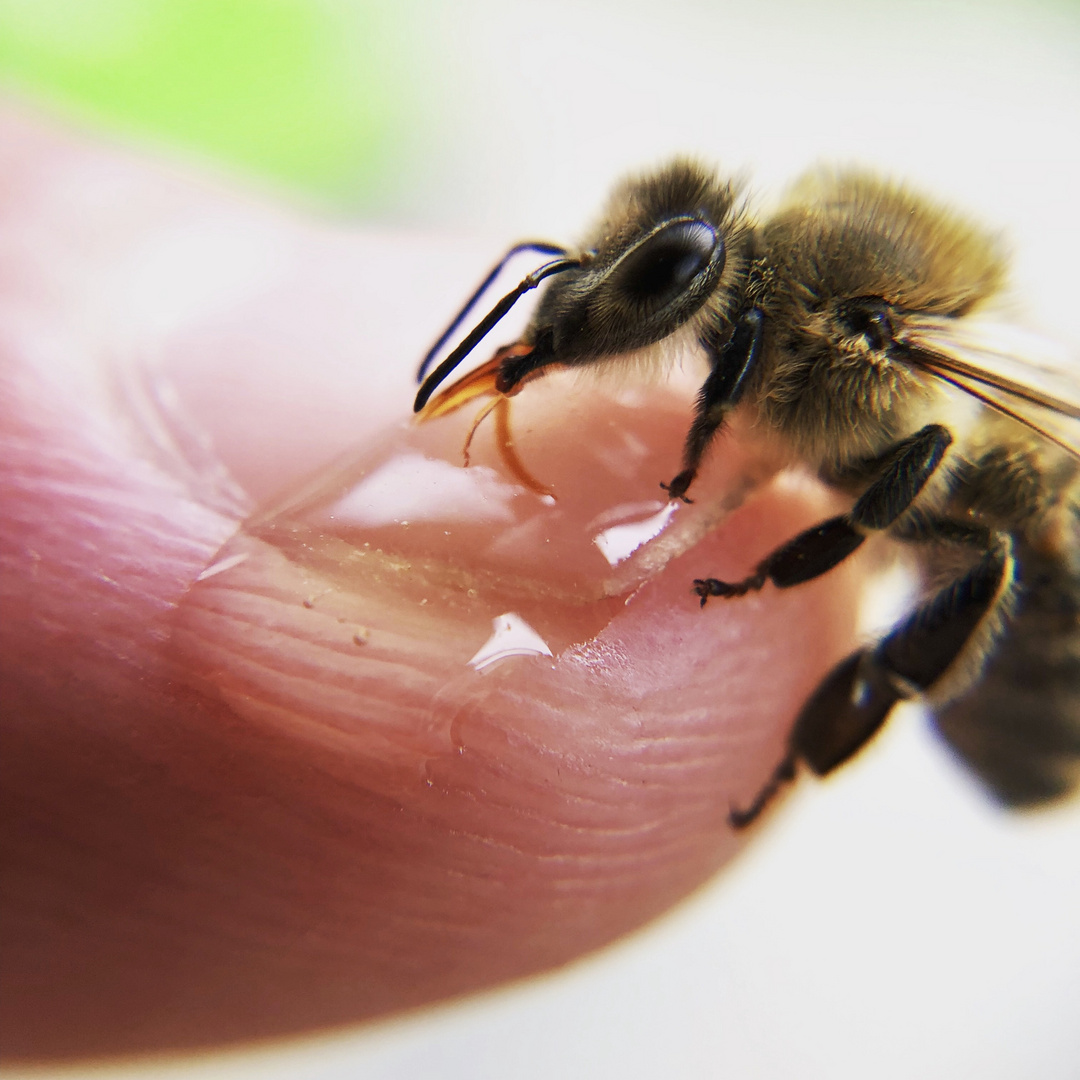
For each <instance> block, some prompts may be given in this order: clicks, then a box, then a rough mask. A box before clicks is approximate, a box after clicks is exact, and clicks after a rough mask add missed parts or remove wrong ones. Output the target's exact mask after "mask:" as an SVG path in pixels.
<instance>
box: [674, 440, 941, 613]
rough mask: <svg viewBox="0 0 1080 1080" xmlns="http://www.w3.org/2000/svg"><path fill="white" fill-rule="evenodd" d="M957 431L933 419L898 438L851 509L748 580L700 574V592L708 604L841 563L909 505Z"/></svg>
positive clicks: (792, 543)
mask: <svg viewBox="0 0 1080 1080" xmlns="http://www.w3.org/2000/svg"><path fill="white" fill-rule="evenodd" d="M951 442H952V436H951V435H950V434H949V432H948V430H947V429H946V428H943V427H941V426H940V425H939V424H928V425H927V426H926V427H924V428H923V429H922V430H921V431H918V432H916V433H915V434H914V435H912V436H911V437H910V438H908V439H905V440H904V441H903V442H900V443H897V444H896V446H894V447H893V448H892V449H891V450H889V452H888V453H887V454H885V455H884V456H882V457H881V458H879V459H878V461H877V462H875V463H874V464H875V465H878V466H879V467H880V469H881V473H880V475H879V476H878V478H877V479H876V480H875V481H874V482H873V483H872V484H871V485H870V486H869V487H868V488H867V489H866V491H865V492H864V493H863V495H862V497H861V498H860V499H859V500H858V502H856V503H855V506H854V507H853V509H852V511H851V513H850V514H842V515H841V516H839V517H834V518H829V520H828V521H823V522H821V524H820V525H814V526H813V527H812V528H809V529H806V530H805V531H804V532H801V533H799V535H798V536H796V537H795V538H794V539H792V540H789V541H788V542H787V543H786V544H784V545H783V546H782V547H779V548H777V549H776V550H775V551H774V552H772V553H771V554H770V555H768V556H766V557H765V558H764V559H763V560H762V561H761V562H760V563H758V566H757V569H756V570H755V571H754V573H753V574H751V575H750V576H749V577H748V578H744V579H743V580H742V581H737V582H726V581H719V580H717V579H716V578H696V579H695V580H694V592H696V593H697V594H698V596H700V597H701V603H702V606H703V607H704V605H705V601H706V600H708V598H709V597H710V596H719V597H724V598H729V597H733V596H744V595H745V594H746V593H748V592H752V591H754V590H756V589H760V588H761V587H762V586H763V585H764V584H765V582H766V581H771V582H773V584H774V585H776V586H777V587H778V588H781V589H789V588H791V587H792V586H793V585H801V584H802V583H803V582H804V581H812V580H813V579H814V578H816V577H820V576H821V575H822V574H826V573H828V572H829V571H830V570H831V569H832V568H833V567H834V566H839V564H840V563H842V562H843V561H844V560H845V559H846V558H847V557H848V556H849V555H850V554H851V553H852V552H853V551H855V549H856V548H857V547H858V546H859V545H860V544H861V543H862V542H863V540H865V539H866V535H867V532H871V531H874V530H878V529H885V528H888V526H889V525H891V524H892V523H893V522H894V521H895V520H896V519H897V518H898V517H899V516H900V515H901V514H903V513H904V511H905V510H907V509H908V508H909V507H910V506H911V504H912V502H913V501H914V500H915V499H916V498H917V497H918V494H919V492H920V491H922V489H923V487H924V486H925V485H926V482H927V480H929V479H930V477H931V476H932V475H933V474H934V471H935V470H936V469H937V467H938V466H939V465H940V464H941V459H942V458H943V457H944V456H945V451H946V450H948V448H949V444H950V443H951Z"/></svg>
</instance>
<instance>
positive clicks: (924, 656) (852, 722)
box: [729, 540, 1012, 828]
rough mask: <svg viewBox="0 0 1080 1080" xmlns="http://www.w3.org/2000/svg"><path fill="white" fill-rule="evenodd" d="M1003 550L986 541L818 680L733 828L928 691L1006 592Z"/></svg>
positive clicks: (853, 749) (826, 767) (830, 765)
mask: <svg viewBox="0 0 1080 1080" xmlns="http://www.w3.org/2000/svg"><path fill="white" fill-rule="evenodd" d="M1011 566H1012V558H1011V555H1010V554H1009V549H1008V545H1007V544H1006V543H1004V542H994V541H993V540H991V541H990V543H989V544H988V550H986V552H985V554H984V555H983V556H982V558H981V559H980V560H979V561H978V562H977V563H976V564H975V565H974V566H973V567H971V569H970V570H968V571H967V573H965V574H963V575H962V576H961V577H959V578H957V580H955V581H954V582H952V583H951V584H950V585H947V586H945V587H944V588H943V589H941V590H940V591H939V592H937V593H936V594H935V595H934V596H932V597H931V598H930V599H929V600H927V601H926V602H925V603H924V604H922V605H921V606H920V607H919V608H917V609H916V610H915V611H914V612H913V613H912V614H911V615H909V616H908V617H907V618H905V619H904V620H903V621H902V622H900V623H899V625H898V626H897V627H896V628H895V629H893V630H892V631H891V632H890V633H889V634H888V635H887V636H886V637H885V638H883V639H882V640H881V641H880V642H879V643H878V644H877V646H876V647H874V648H872V649H859V650H858V651H857V652H854V653H852V654H851V655H850V656H848V657H847V658H846V659H845V660H842V661H841V662H840V663H839V664H838V665H837V666H836V667H835V668H833V670H832V671H831V672H830V673H829V674H828V675H827V676H826V677H825V678H824V679H823V680H822V682H821V683H820V684H819V685H818V688H817V689H816V690H815V691H814V693H813V694H812V695H811V696H810V698H809V700H808V701H807V702H806V704H805V705H804V706H803V707H802V710H801V712H800V713H799V716H798V718H797V719H796V721H795V725H794V727H793V728H792V731H791V735H790V736H789V739H788V751H787V753H786V755H785V756H784V759H783V760H782V761H781V763H780V765H779V766H778V768H777V769H776V771H775V772H774V773H773V775H772V776H771V777H770V778H769V780H768V781H767V782H766V784H765V785H764V787H763V788H762V789H761V791H760V792H759V793H758V795H757V796H756V797H755V798H754V800H753V801H752V802H751V804H750V805H749V806H748V807H747V808H746V809H736V808H734V807H733V808H732V810H731V813H730V815H729V820H730V822H731V825H732V827H733V828H744V827H745V826H746V825H749V824H750V822H752V821H753V820H754V819H755V818H756V817H757V816H758V814H759V813H760V812H761V811H762V810H763V809H764V808H765V806H767V805H768V803H769V801H770V800H771V798H772V796H773V795H774V794H775V793H776V791H777V790H778V788H779V787H780V784H781V782H782V781H783V780H785V779H790V778H791V777H793V776H794V772H795V769H794V765H795V763H796V762H800V761H802V762H805V763H806V764H807V765H808V766H809V767H810V769H811V770H812V771H813V772H814V773H816V774H817V775H818V776H824V775H826V774H827V773H830V772H832V770H833V769H835V768H837V767H838V766H840V765H842V764H843V763H844V762H845V761H847V760H848V759H849V758H850V757H852V756H853V755H854V754H855V753H857V752H858V751H859V750H861V749H862V748H863V746H865V745H866V744H867V743H868V742H869V741H870V739H871V738H873V736H874V735H875V734H876V733H877V731H878V730H879V729H880V728H881V726H882V725H883V724H884V723H885V720H886V719H887V718H888V715H889V713H890V712H891V711H892V708H893V706H894V705H895V704H896V703H897V702H898V701H903V700H905V699H907V698H912V697H916V696H918V695H919V694H922V693H924V692H925V691H927V690H929V689H930V688H931V687H933V686H934V684H935V683H937V682H938V680H939V679H940V678H941V677H942V675H943V674H944V673H945V672H946V670H947V669H948V668H949V667H950V666H951V665H952V664H953V662H954V661H956V660H957V659H958V658H959V657H960V655H961V654H962V653H963V652H964V650H965V648H966V647H967V646H968V645H969V644H970V642H971V641H972V638H973V637H974V636H975V635H976V632H977V629H978V627H979V626H980V625H981V624H982V623H983V621H984V620H985V619H986V618H987V616H989V615H992V613H993V612H994V610H995V608H996V607H997V604H998V603H999V601H1000V598H1001V597H1002V595H1003V593H1004V592H1005V590H1006V589H1007V586H1008V582H1009V574H1010V572H1011Z"/></svg>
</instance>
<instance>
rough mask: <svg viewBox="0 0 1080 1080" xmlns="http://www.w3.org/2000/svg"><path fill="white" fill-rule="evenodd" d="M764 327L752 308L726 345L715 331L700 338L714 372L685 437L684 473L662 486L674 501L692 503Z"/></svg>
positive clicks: (743, 317)
mask: <svg viewBox="0 0 1080 1080" xmlns="http://www.w3.org/2000/svg"><path fill="white" fill-rule="evenodd" d="M764 326H765V316H764V315H763V314H762V312H761V309H760V308H750V310H749V311H745V312H743V314H742V316H741V317H740V318H739V319H738V321H737V322H736V323H735V326H734V328H733V329H732V331H731V334H730V335H729V336H728V337H727V340H726V341H723V342H721V341H720V340H719V338H720V337H721V334H722V331H720V330H718V329H715V328H714V329H711V330H709V331H707V332H706V333H705V334H703V335H702V336H701V346H702V348H703V349H705V351H706V353H708V356H709V360H710V361H711V364H712V370H711V371H710V372H709V377H708V378H707V379H706V380H705V384H704V385H703V386H702V388H701V391H700V392H699V393H698V397H697V402H696V404H695V406H694V420H693V423H692V424H691V425H690V430H689V431H688V432H687V433H686V445H685V447H684V449H683V467H682V472H680V473H679V475H678V476H676V477H675V479H674V480H672V481H671V483H670V484H661V485H660V486H661V487H662V488H663V489H664V490H665V491H666V492H668V494H669V495H670V496H671V497H672V498H673V499H682V501H683V502H691V501H692V500H691V499H688V498H687V497H686V491H687V488H689V487H690V485H691V484H692V483H693V482H694V477H696V476H697V471H698V468H699V466H700V465H701V459H702V457H704V455H705V451H706V450H707V449H708V448H709V443H711V442H712V440H713V437H714V436H715V435H716V433H717V431H718V430H719V429H720V426H721V425H722V424H723V422H724V418H725V417H726V416H727V414H728V412H729V411H730V410H731V409H732V408H733V407H734V406H735V405H736V404H738V401H739V398H740V397H741V395H742V392H743V390H744V389H745V388H746V383H747V376H748V375H749V374H750V371H751V370H752V369H753V366H754V362H755V361H756V360H757V357H758V353H759V352H760V351H761V335H762V331H763V330H764Z"/></svg>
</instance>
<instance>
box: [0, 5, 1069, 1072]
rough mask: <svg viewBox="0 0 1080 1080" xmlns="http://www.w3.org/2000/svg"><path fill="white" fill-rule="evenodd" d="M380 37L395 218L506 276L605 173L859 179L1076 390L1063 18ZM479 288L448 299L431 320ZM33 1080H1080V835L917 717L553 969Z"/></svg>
mask: <svg viewBox="0 0 1080 1080" xmlns="http://www.w3.org/2000/svg"><path fill="white" fill-rule="evenodd" d="M398 10H399V11H400V12H403V13H404V15H402V16H401V17H402V18H404V19H406V20H407V24H408V30H409V42H410V50H411V51H410V57H409V59H408V62H407V70H408V71H409V72H410V73H411V75H410V77H415V78H420V79H422V80H423V85H424V86H425V87H426V90H425V93H424V94H422V95H421V100H422V101H423V106H424V108H423V111H424V118H423V119H424V125H423V133H422V135H415V134H414V135H412V136H409V137H408V138H410V139H412V142H411V143H410V144H409V148H408V154H407V157H408V158H409V161H410V165H409V175H408V183H407V184H406V185H405V186H404V187H403V188H402V189H401V190H400V192H399V193H398V194H397V195H396V196H394V197H392V198H388V199H387V200H385V201H384V207H385V209H384V220H387V221H389V222H391V223H393V224H395V225H397V226H406V227H408V228H411V229H424V230H429V231H430V230H433V229H434V230H438V231H440V232H442V233H444V234H450V235H453V236H457V237H462V238H468V241H469V243H470V245H474V244H475V245H482V244H487V243H489V242H490V246H491V255H492V260H493V259H494V258H495V257H496V256H497V255H498V254H499V253H500V252H501V251H502V250H503V249H504V248H505V247H506V245H507V243H508V242H509V241H510V240H512V239H516V238H518V237H520V236H547V237H550V238H552V239H555V240H569V239H573V238H574V237H575V236H576V235H577V234H578V232H579V231H580V230H581V228H582V226H583V225H584V224H585V223H586V222H587V221H588V219H589V218H590V217H591V215H592V214H593V213H594V212H595V210H596V209H597V206H598V203H599V202H600V200H601V199H602V198H603V196H604V193H605V191H606V189H607V188H608V186H609V184H610V182H611V181H612V180H613V179H614V178H615V177H617V176H618V175H620V174H621V173H623V172H624V171H626V170H627V169H632V168H635V167H638V166H641V165H646V164H649V163H651V162H653V161H655V160H657V159H658V158H660V157H662V156H664V155H666V154H669V153H671V152H690V153H695V154H698V155H701V156H703V157H704V158H706V159H709V160H715V161H716V162H717V163H719V164H722V166H723V168H724V169H725V170H729V171H732V172H735V173H737V174H740V175H743V176H745V177H746V178H747V179H748V181H749V182H750V186H751V189H752V190H754V191H759V192H760V193H761V195H762V197H763V198H764V199H767V198H768V197H769V196H770V194H772V193H775V192H777V191H778V190H779V188H780V187H781V186H782V185H783V183H784V182H785V181H787V180H790V179H792V178H794V177H795V176H796V175H797V174H798V173H799V172H800V171H802V170H803V169H804V168H806V167H807V166H808V165H811V164H813V163H814V162H817V161H820V160H828V161H858V162H862V163H868V164H872V165H876V166H879V167H881V168H882V169H884V170H886V171H888V172H890V173H894V174H897V175H901V176H905V177H909V178H911V179H914V180H916V181H918V182H920V183H921V184H922V185H923V186H925V187H926V188H927V189H928V190H930V191H931V192H933V193H936V194H939V195H941V196H943V197H945V198H947V199H948V200H950V201H952V202H955V203H956V204H958V205H960V206H961V207H964V208H966V209H967V210H969V211H970V212H971V213H973V214H975V215H977V216H978V217H980V218H982V219H983V220H985V221H986V222H987V223H989V224H990V225H991V226H994V227H1000V228H1001V229H1002V230H1003V232H1004V233H1005V235H1006V236H1007V237H1008V240H1009V242H1010V245H1011V246H1012V248H1013V250H1014V251H1015V253H1016V259H1015V268H1016V271H1015V273H1016V293H1017V297H1018V301H1017V311H1018V317H1019V318H1021V319H1022V320H1023V321H1025V322H1028V323H1030V324H1031V325H1032V326H1035V327H1037V328H1039V329H1040V330H1042V331H1044V332H1046V333H1048V334H1049V335H1051V336H1053V337H1056V338H1058V339H1061V340H1063V341H1064V342H1066V343H1067V344H1068V345H1070V346H1071V347H1072V348H1073V349H1074V350H1075V351H1076V353H1077V356H1078V363H1080V329H1078V327H1077V324H1076V316H1075V311H1076V308H1077V301H1076V290H1077V287H1078V285H1080V273H1078V269H1077V266H1078V262H1080V209H1078V193H1080V10H1078V9H1077V8H1076V7H1075V6H1072V5H1068V4H1066V3H1064V2H1062V3H1060V4H1058V5H1053V4H1050V3H1041V4H1040V3H1027V4H1019V3H1005V2H1002V0H997V2H984V3H978V4H975V3H971V4H958V3H914V2H910V0H902V2H897V3H891V4H890V3H880V2H877V0H873V2H857V0H847V2H836V0H822V2H819V3H815V4H801V3H795V2H791V0H789V2H785V0H766V2H752V0H745V2H743V3H738V4H736V3H733V2H730V0H667V2H666V3H665V4H663V5H659V4H656V3H646V2H644V0H623V2H616V0H577V2H574V3H572V2H570V0H548V2H546V3H544V4H530V3H525V2H520V0H458V2H456V3H454V4H445V5H439V4H434V3H432V4H422V3H420V2H419V0H407V2H406V4H405V6H403V7H402V8H400V9H398ZM402 138H403V139H405V138H406V136H405V135H403V136H402ZM477 270H478V274H477V277H479V275H480V272H481V270H482V268H481V267H478V268H477ZM472 285H473V282H472V281H461V282H450V283H448V284H447V294H448V310H449V309H450V308H451V307H452V306H453V303H455V302H456V301H457V299H458V298H459V297H461V296H464V295H465V294H466V292H467V291H468V290H469V289H470V288H471V287H472ZM437 324H438V319H434V320H433V326H432V330H433V332H434V331H437V330H438V328H439V327H438V325H437ZM9 1075H12V1076H15V1075H19V1074H17V1073H15V1072H14V1071H13V1072H11V1073H10V1074H9ZM35 1075H58V1076H59V1075H65V1076H78V1077H83V1076H85V1077H89V1076H101V1075H109V1076H112V1075H124V1076H137V1077H146V1078H150V1077H164V1076H176V1077H178V1078H179V1077H184V1078H186V1080H196V1078H200V1080H201V1078H210V1077H214V1078H218V1077H221V1078H227V1077H234V1078H240V1077H259V1078H260V1080H276V1078H278V1077H281V1078H285V1077H298V1076H302V1077H311V1078H320V1080H322V1078H325V1080H329V1078H337V1077H353V1076H363V1077H370V1078H379V1080H382V1078H386V1080H390V1078H399V1077H400V1078H407V1077H417V1076H427V1077H437V1078H447V1080H450V1078H455V1080H456V1078H483V1080H487V1078H492V1080H494V1078H509V1077H514V1078H522V1080H527V1078H529V1080H531V1078H543V1077H554V1076H559V1077H609V1076H610V1077H616V1076H619V1077H631V1078H642V1080H644V1078H650V1080H652V1078H655V1077H658V1076H672V1077H686V1078H698V1077H738V1078H753V1080H756V1078H761V1080H780V1078H783V1080H787V1078H792V1077H798V1078H800V1080H818V1078H822V1080H824V1078H829V1080H839V1078H848V1077H850V1078H860V1080H863V1078H868V1077H872V1078H875V1080H889V1078H901V1077H904V1078H907V1077H911V1076H915V1075H918V1076H920V1077H922V1078H925V1080H931V1078H942V1080H945V1078H949V1080H955V1078H958V1077H978V1078H980V1080H996V1078H1001V1080H1008V1078H1020V1077H1025V1078H1026V1077H1039V1078H1041V1080H1075V1078H1076V1077H1078V1076H1080V810H1078V808H1076V807H1066V808H1063V809H1058V810H1054V811H1051V812H1047V813H1044V814H1039V815H1029V816H1022V817H1021V816H1007V815H1004V814H1002V813H1000V812H998V811H996V810H994V809H993V808H992V807H991V806H989V805H988V804H987V803H986V802H985V801H984V800H983V798H982V796H981V795H980V793H979V792H978V791H977V790H976V788H975V787H974V785H973V784H972V783H971V781H969V779H968V778H967V776H966V775H965V774H964V773H963V771H962V770H961V769H960V767H959V766H958V765H956V764H955V763H954V762H953V761H952V760H951V759H950V758H949V757H948V756H947V754H946V752H945V750H944V748H943V747H942V746H940V745H938V743H937V742H936V741H935V739H934V736H933V734H932V731H931V730H930V729H929V727H928V725H927V723H926V722H925V720H924V719H923V718H922V717H921V716H920V714H919V713H918V712H917V711H916V710H908V711H906V712H904V713H902V714H901V715H900V716H898V717H897V718H896V720H895V721H894V722H893V723H892V724H891V725H890V727H889V729H888V731H887V733H886V734H885V735H884V736H883V737H882V738H881V739H880V740H879V742H878V743H877V744H876V745H875V746H874V747H873V749H872V750H871V751H870V752H868V753H867V754H865V755H864V756H862V757H860V758H859V759H858V761H857V763H856V764H853V765H852V766H851V767H849V768H847V769H845V770H844V771H843V772H842V773H841V774H840V775H839V776H837V777H836V778H835V779H832V780H830V781H828V782H827V783H824V784H820V785H812V784H810V783H809V782H807V783H805V784H803V785H802V786H800V788H799V790H798V791H797V792H796V794H795V795H794V796H793V797H792V798H791V799H789V800H788V801H787V802H786V803H785V804H784V806H783V807H782V808H781V809H780V810H779V811H778V812H776V813H775V814H774V815H773V817H772V818H771V819H770V820H769V821H768V823H767V825H766V826H765V827H764V828H763V829H762V834H761V836H760V840H759V842H757V843H756V844H755V845H753V847H752V850H751V851H749V852H748V853H747V854H746V855H745V856H744V857H743V859H742V860H741V862H739V863H738V864H737V865H736V866H734V867H732V868H731V869H729V871H728V872H727V873H726V874H725V875H724V876H723V877H722V878H721V879H720V880H717V881H716V882H714V883H713V884H711V885H710V886H709V887H708V888H707V889H705V890H703V891H702V892H701V893H700V894H699V895H697V896H696V897H694V898H693V899H692V900H691V901H689V902H688V903H686V904H685V905H684V906H683V907H682V908H681V909H680V910H678V911H676V912H675V913H673V914H672V915H671V916H669V917H668V918H667V919H665V920H663V921H662V922H661V923H660V924H658V925H655V926H653V927H651V928H649V929H647V930H645V931H644V932H642V933H640V934H638V935H636V936H635V937H634V938H632V939H631V940H628V941H625V942H623V943H621V944H620V945H618V946H617V947H615V948H612V949H610V950H608V951H606V952H605V953H603V954H602V955H599V956H596V957H592V958H589V959H586V960H584V961H582V962H580V963H579V964H577V965H575V966H574V967H573V968H571V969H569V970H566V971H563V972H557V973H554V974H552V975H549V976H547V977H545V978H542V979H537V980H534V981H531V982H528V983H525V984H521V985H516V986H512V987H508V988H504V989H501V990H498V991H494V992H492V993H490V994H487V995H485V996H482V997H479V998H475V999H472V1000H468V1001H464V1002H461V1003H452V1004H449V1005H446V1006H443V1007H440V1008H437V1009H433V1010H430V1011H428V1012H425V1013H423V1014H420V1015H415V1016H412V1017H408V1018H405V1019H402V1020H398V1021H395V1022H390V1023H385V1024H381V1025H376V1026H373V1027H368V1028H364V1029H357V1030H354V1031H347V1032H341V1033H336V1034H333V1035H328V1036H326V1037H323V1038H316V1039H307V1040H303V1041H299V1042H293V1043H288V1044H281V1045H278V1046H269V1047H263V1048H260V1049H258V1050H257V1051H252V1052H248V1053H236V1054H227V1055H215V1056H211V1057H207V1058H201V1059H198V1060H188V1061H183V1062H172V1063H164V1062H146V1063H141V1064H138V1065H130V1066H125V1067H123V1068H112V1067H108V1068H106V1067H104V1066H103V1067H102V1068H101V1069H100V1070H98V1069H91V1068H79V1069H73V1070H67V1071H63V1072H61V1071H59V1070H51V1071H49V1072H48V1073H35Z"/></svg>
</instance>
